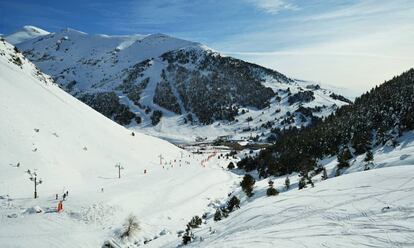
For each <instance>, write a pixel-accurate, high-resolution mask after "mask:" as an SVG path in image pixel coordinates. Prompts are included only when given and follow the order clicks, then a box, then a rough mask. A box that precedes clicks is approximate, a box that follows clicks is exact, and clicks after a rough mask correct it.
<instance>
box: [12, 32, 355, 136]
mask: <svg viewBox="0 0 414 248" xmlns="http://www.w3.org/2000/svg"><path fill="white" fill-rule="evenodd" d="M5 39H6V40H7V41H9V42H11V43H13V44H15V45H16V46H17V47H18V48H19V49H20V50H21V51H22V52H23V54H24V55H25V56H26V57H27V58H28V59H29V60H31V61H32V62H33V63H34V64H36V66H37V67H38V68H40V70H42V71H43V72H45V73H47V74H49V75H51V76H52V77H53V78H54V80H55V81H56V82H57V83H58V84H59V85H60V86H61V87H62V88H63V89H64V90H66V91H67V92H69V93H70V94H72V95H73V96H75V97H77V98H78V99H80V100H82V101H83V102H85V103H87V104H88V105H90V106H91V107H93V108H94V109H96V110H97V111H99V112H101V113H102V114H104V115H105V116H107V117H108V118H111V119H113V120H114V121H116V122H118V123H119V124H121V125H124V126H127V127H129V128H131V129H140V130H142V131H144V132H146V133H150V134H152V135H156V136H160V137H163V138H166V139H169V140H172V141H177V142H180V141H194V140H195V139H196V138H198V139H199V140H201V139H203V138H207V139H215V138H217V137H219V136H226V138H228V137H230V138H232V139H242V138H253V139H256V140H262V141H266V140H272V139H273V138H274V136H273V135H272V134H271V130H272V129H281V128H287V127H290V126H296V127H301V126H306V125H308V124H309V123H310V122H311V121H312V120H313V119H315V118H318V117H323V116H326V115H328V114H330V113H332V112H333V111H335V110H336V109H337V108H338V107H339V106H342V105H345V104H349V103H351V101H349V100H348V99H346V98H345V97H343V96H341V95H339V94H336V93H334V92H332V91H331V90H328V89H324V88H321V87H320V85H318V84H315V83H312V82H306V81H300V80H295V79H292V78H289V77H288V76H285V75H283V74H281V73H279V72H277V71H275V70H271V69H268V68H265V67H262V66H259V65H255V64H252V63H248V62H245V61H242V60H239V59H235V58H232V57H227V56H223V55H221V54H220V53H218V52H216V51H214V50H212V49H210V48H208V47H206V46H205V45H202V44H200V43H197V42H191V41H186V40H182V39H178V38H174V37H171V36H168V35H164V34H152V35H129V36H108V35H91V34H86V33H83V32H80V31H76V30H73V29H64V30H62V31H60V32H56V33H49V32H46V31H44V30H41V29H39V28H35V27H32V26H25V27H24V28H23V29H22V30H20V31H18V32H16V33H14V34H11V35H9V36H6V37H5Z"/></svg>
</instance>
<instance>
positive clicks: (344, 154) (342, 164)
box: [337, 148, 352, 169]
mask: <svg viewBox="0 0 414 248" xmlns="http://www.w3.org/2000/svg"><path fill="white" fill-rule="evenodd" d="M351 158H352V154H351V151H349V149H348V148H344V149H343V150H342V151H340V152H339V154H338V155H337V159H338V169H342V168H348V167H349V163H348V160H350V159H351Z"/></svg>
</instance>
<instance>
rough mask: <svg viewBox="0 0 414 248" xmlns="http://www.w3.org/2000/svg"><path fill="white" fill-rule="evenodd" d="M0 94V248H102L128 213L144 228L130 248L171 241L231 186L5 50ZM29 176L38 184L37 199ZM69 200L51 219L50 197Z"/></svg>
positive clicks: (0, 57) (0, 56)
mask: <svg viewBox="0 0 414 248" xmlns="http://www.w3.org/2000/svg"><path fill="white" fill-rule="evenodd" d="M0 86H1V90H0V113H1V119H0V129H1V130H2V131H1V132H0V223H1V225H0V244H1V245H0V246H1V247H100V246H101V245H102V244H103V242H104V241H105V240H108V239H111V238H112V237H114V236H116V233H117V230H118V229H119V228H120V227H121V226H122V224H123V222H124V220H125V218H126V217H127V216H128V215H129V214H130V213H132V214H134V215H135V216H137V218H138V220H139V222H140V227H141V230H140V232H139V234H138V235H137V237H136V238H135V239H133V241H134V242H135V241H136V242H138V243H140V244H141V243H143V242H144V240H147V239H152V238H154V237H159V236H160V235H161V236H163V237H166V238H168V237H169V238H171V237H172V238H174V239H175V237H176V234H175V232H176V231H177V230H179V229H182V226H183V225H184V224H185V223H186V221H187V220H188V219H189V218H190V217H191V216H193V215H194V214H199V213H200V212H202V211H204V209H205V208H207V205H208V204H209V203H210V202H212V201H214V200H215V199H216V198H219V199H220V198H223V197H225V196H226V195H227V193H228V192H229V190H230V188H231V187H232V185H233V181H234V178H236V176H233V175H232V174H229V173H227V172H225V171H223V170H222V169H221V168H220V167H218V166H206V167H202V166H201V165H200V160H201V159H202V158H203V157H202V155H200V156H201V157H200V156H197V155H192V154H190V153H187V152H185V151H183V150H181V149H179V148H178V147H176V146H174V145H172V144H170V143H168V142H166V141H163V140H160V139H157V138H153V137H149V136H146V135H143V134H140V133H135V134H134V135H132V132H131V131H130V130H128V129H125V128H124V127H122V126H120V125H118V124H116V123H114V122H113V121H111V120H110V119H107V118H106V117H104V116H103V115H101V114H99V113H97V112H96V111H94V110H93V109H91V108H90V107H88V106H87V105H85V104H83V103H82V102H80V101H78V100H77V99H75V98H74V97H72V96H71V95H69V94H67V93H66V92H64V91H63V90H61V89H60V88H59V86H58V85H57V84H54V83H53V82H52V81H51V80H50V78H49V77H48V76H46V75H44V74H43V73H41V72H40V71H38V70H37V69H36V67H35V66H34V65H33V64H32V63H30V62H29V61H28V60H27V59H25V58H24V57H23V56H22V54H21V53H19V52H17V51H16V50H15V49H14V47H13V46H11V45H10V44H8V43H7V42H5V41H0ZM159 155H162V165H160V158H159ZM117 163H120V165H121V166H122V167H123V168H124V169H123V170H121V175H122V176H121V178H120V179H119V178H118V170H117V168H115V167H114V166H115V165H116V164H117ZM28 170H30V171H31V172H32V173H33V172H36V173H37V175H38V179H40V178H41V179H42V183H41V184H40V185H38V194H39V198H37V199H33V188H34V183H33V182H32V181H30V180H29V175H28V174H27V173H26V172H27V171H28ZM65 191H68V192H69V196H68V198H67V200H66V201H64V202H63V209H64V211H63V212H62V213H56V212H55V210H56V207H57V203H58V200H56V199H55V195H56V194H59V200H61V199H62V194H63V193H64V192H65ZM36 211H41V213H36Z"/></svg>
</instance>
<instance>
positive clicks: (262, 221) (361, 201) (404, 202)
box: [164, 132, 414, 248]
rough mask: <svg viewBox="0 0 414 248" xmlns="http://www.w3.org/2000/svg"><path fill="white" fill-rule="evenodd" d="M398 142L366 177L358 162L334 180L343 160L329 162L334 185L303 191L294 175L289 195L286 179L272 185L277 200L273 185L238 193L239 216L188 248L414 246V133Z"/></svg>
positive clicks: (213, 226)
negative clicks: (269, 190)
mask: <svg viewBox="0 0 414 248" xmlns="http://www.w3.org/2000/svg"><path fill="white" fill-rule="evenodd" d="M399 142H400V145H398V146H397V147H395V148H393V147H389V146H384V147H380V148H377V149H376V150H375V151H374V158H375V159H374V162H373V164H371V165H370V169H369V170H367V171H365V170H364V168H365V165H364V164H366V162H364V161H363V158H364V156H359V157H357V158H356V159H355V160H354V161H353V162H352V165H351V167H350V168H348V169H347V170H346V171H344V175H341V176H339V177H335V171H336V165H337V162H336V159H332V158H331V159H326V160H325V161H323V163H325V164H326V165H325V166H326V168H327V174H328V176H329V179H327V180H324V181H322V180H321V174H319V175H316V176H314V177H313V179H312V180H313V181H314V183H315V186H314V187H311V186H310V185H308V187H307V188H305V189H302V190H298V188H297V187H298V179H299V177H298V175H297V174H296V173H294V174H292V175H290V189H289V190H286V188H285V176H283V177H276V178H272V180H273V181H274V186H275V188H276V189H277V190H278V191H279V192H280V193H279V195H277V196H271V197H268V196H266V190H267V188H268V180H269V179H263V180H260V181H258V182H257V183H256V185H255V187H254V191H253V192H254V196H253V197H252V198H251V199H247V197H246V196H245V194H244V193H243V192H241V190H240V189H238V190H236V191H235V192H234V193H233V195H235V196H237V197H239V198H240V199H241V207H240V209H237V210H235V211H234V212H232V213H230V215H229V217H228V218H224V219H223V220H221V221H218V222H215V221H214V220H213V219H212V218H211V219H209V220H207V224H204V225H202V226H201V228H196V229H192V232H193V234H194V240H193V241H192V243H190V244H189V245H188V247H209V248H210V247H279V246H280V247H414V236H413V233H414V194H413V193H414V155H413V154H414V132H409V133H406V134H405V135H404V136H402V137H401V138H400V139H399ZM180 242H181V240H178V241H176V244H179V243H180ZM164 247H171V246H170V245H168V246H164Z"/></svg>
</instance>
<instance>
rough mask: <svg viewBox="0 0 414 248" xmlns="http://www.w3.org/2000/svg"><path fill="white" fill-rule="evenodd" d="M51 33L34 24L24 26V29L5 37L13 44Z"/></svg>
mask: <svg viewBox="0 0 414 248" xmlns="http://www.w3.org/2000/svg"><path fill="white" fill-rule="evenodd" d="M48 34H50V33H49V32H47V31H45V30H43V29H41V28H38V27H34V26H23V28H22V29H20V30H18V31H16V32H14V33H12V34H9V35H7V36H6V37H4V38H5V39H6V41H8V42H9V43H11V44H13V45H17V44H19V43H22V42H25V41H27V40H31V39H34V38H37V37H41V36H44V35H48Z"/></svg>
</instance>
